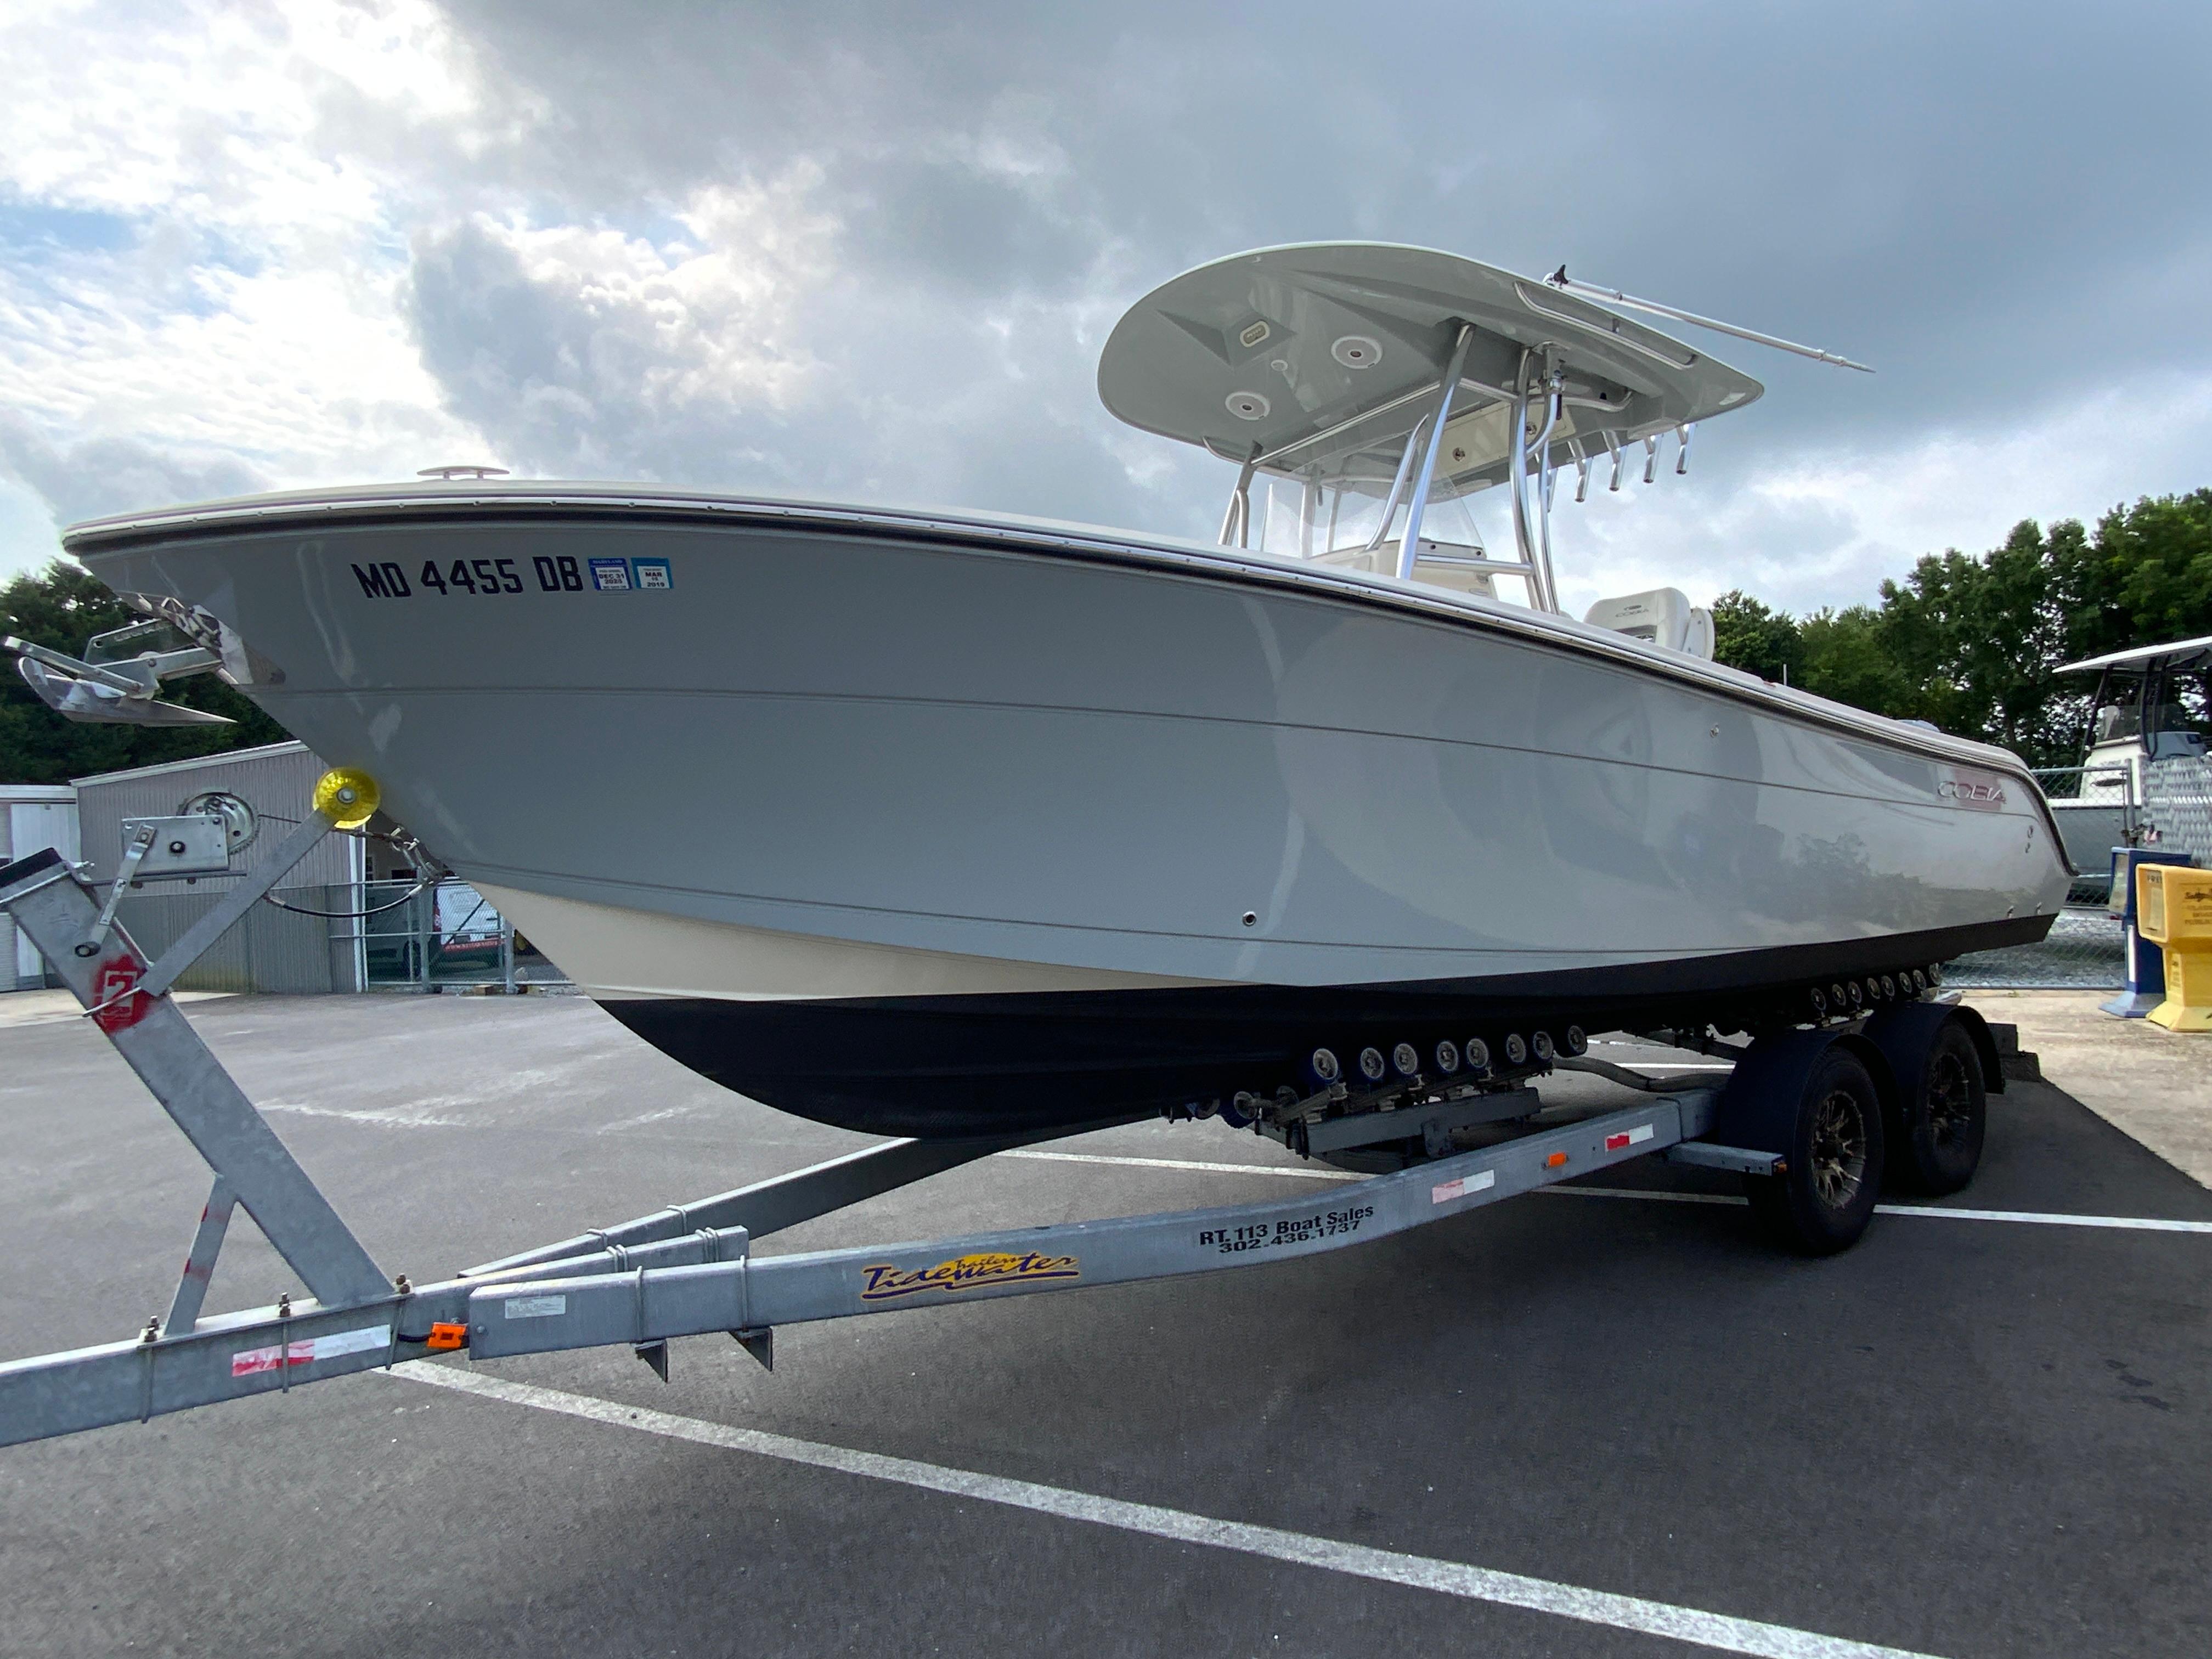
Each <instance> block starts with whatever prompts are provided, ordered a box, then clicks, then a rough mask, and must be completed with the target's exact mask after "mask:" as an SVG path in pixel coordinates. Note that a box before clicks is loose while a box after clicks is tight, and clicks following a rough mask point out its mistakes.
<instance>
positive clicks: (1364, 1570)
mask: <svg viewBox="0 0 2212 1659" xmlns="http://www.w3.org/2000/svg"><path fill="white" fill-rule="evenodd" d="M392 1375H393V1376H401V1377H406V1378H408V1379H410V1380H411V1381H414V1382H417V1383H430V1384H433V1385H434V1386H435V1387H437V1388H441V1389H454V1390H456V1391H458V1392H459V1393H463V1394H475V1395H484V1396H485V1397H487V1398H489V1399H492V1400H498V1401H505V1402H506V1403H507V1404H508V1405H513V1406H529V1407H535V1408H536V1409H538V1410H539V1411H546V1412H554V1413H559V1414H561V1415H562V1416H565V1417H576V1418H581V1419H584V1420H586V1422H592V1423H600V1424H605V1425H608V1426H610V1427H613V1428H618V1429H634V1430H636V1431H639V1432H641V1433H644V1434H653V1435H659V1436H661V1437H664V1438H666V1439H670V1440H684V1441H689V1442H690V1443H693V1444H694V1445H700V1446H713V1447H716V1448H719V1449H722V1450H725V1451H738V1452H750V1453H751V1454H753V1455H755V1456H759V1457H773V1458H778V1459H781V1461H782V1462H787V1463H801V1464H805V1465H808V1466H810V1467H811V1468H819V1469H833V1470H836V1472H837V1473H839V1474H852V1475H859V1476H860V1477H862V1478H863V1479H866V1480H886V1481H890V1482H891V1483H893V1484H895V1485H897V1486H915V1487H919V1488H920V1489H921V1490H922V1491H924V1492H943V1493H945V1494H946V1495H947V1496H949V1497H953V1498H974V1499H976V1500H978V1501H980V1502H982V1503H987V1504H1004V1505H1006V1507H1008V1508H1010V1509H1017V1510H1028V1511H1030V1513H1031V1514H1036V1515H1048V1516H1054V1517H1056V1518H1058V1519H1060V1520H1066V1521H1081V1522H1089V1523H1091V1525H1094V1526H1101V1527H1112V1528H1116V1529H1117V1530H1119V1531H1121V1532H1129V1533H1140V1534H1145V1535H1146V1536H1148V1537H1152V1538H1164V1539H1169V1540H1172V1541H1176V1542H1178V1543H1184V1544H1201V1545H1205V1546H1206V1547H1210V1548H1213V1549H1222V1550H1231V1551H1234V1552H1236V1553H1238V1554H1242V1555H1256V1556H1261V1557H1265V1558H1267V1559H1270V1560H1275V1561H1286V1562H1290V1563H1292V1564H1293V1565H1300V1566H1310V1567H1320V1568H1322V1569H1324V1570H1326V1571H1331V1572H1340V1573H1345V1574H1347V1575H1349V1576H1351V1577H1355V1578H1370V1579H1374V1580H1376V1581H1378V1582H1380V1583H1386V1584H1404V1585H1408V1586H1410V1587H1412V1588H1413V1589H1425V1590H1434V1591H1437V1593H1439V1594H1441V1595H1456V1596H1460V1597H1462V1598H1463V1599H1465V1600H1467V1601H1488V1602H1492V1603H1494V1604H1495V1605H1497V1606H1499V1607H1522V1608H1526V1609H1527V1610H1528V1611H1530V1612H1532V1613H1550V1614H1552V1615H1553V1616H1554V1617H1557V1618H1560V1619H1573V1620H1580V1621H1581V1622H1583V1624H1588V1625H1605V1626H1611V1627H1612V1628H1613V1629H1615V1630H1630V1631H1638V1632H1643V1633H1644V1634H1646V1635H1650V1636H1663V1637H1668V1638H1672V1639H1673V1640H1674V1641H1677V1642H1690V1643H1694V1644H1697V1645H1698V1646H1699V1647H1705V1648H1711V1649H1716V1650H1718V1651H1720V1652H1723V1653H1741V1654H1751V1655H1755V1656H1759V1659H1929V1656H1928V1655H1925V1654H1918V1653H1913V1652H1911V1651H1910V1650H1905V1649H1902V1648H1885V1647H1876V1646H1874V1645H1872V1644H1869V1643H1865V1642H1851V1641H1845V1640H1844V1639H1843V1638H1839V1637H1834V1636H1822V1635H1820V1634H1818V1633H1816V1632H1812V1631H1803V1630H1796V1629H1794V1628H1792V1627H1791V1626H1788V1625H1769V1624H1763V1623H1761V1622H1759V1620H1753V1619H1735V1618H1731V1617H1729V1615H1728V1614H1726V1613H1707V1612H1705V1611H1704V1610H1703V1609H1701V1608H1698V1607H1677V1606H1675V1605H1674V1603H1672V1602H1668V1601H1645V1600H1644V1599H1643V1598H1642V1597H1640V1596H1634V1595H1613V1594H1612V1593H1611V1592H1610V1591H1607V1590H1595V1589H1584V1588H1583V1587H1582V1586H1580V1585H1578V1584H1562V1583H1553V1581H1552V1580H1550V1579H1547V1578H1529V1577H1523V1576H1522V1574H1519V1573H1514V1572H1498V1571H1492V1569H1490V1568H1488V1567H1473V1566H1468V1565H1466V1564H1464V1563H1462V1562H1458V1561H1443V1560H1439V1559H1436V1558H1434V1557H1432V1556H1425V1555H1407V1554H1404V1553H1401V1552H1399V1551H1397V1550H1378V1549H1373V1548H1370V1547H1367V1546H1365V1545H1361V1544H1346V1543H1342V1542H1340V1541H1337V1540H1335V1539H1333V1538H1316V1537H1314V1536H1312V1535H1310V1534H1306V1533H1297V1532H1285V1531H1284V1530H1283V1529H1281V1528H1277V1527H1257V1526H1251V1525H1248V1524H1247V1523H1245V1522H1238V1521H1219V1520H1216V1519H1214V1518H1213V1517H1212V1516H1205V1515H1192V1514H1189V1513H1188V1512H1187V1511H1185V1510H1170V1509H1164V1508H1162V1507H1160V1506H1159V1505H1158V1504H1132V1503H1128V1502H1126V1501H1124V1500H1123V1499H1121V1498H1102V1497H1099V1496H1098V1495H1097V1494H1096V1493H1094V1492H1072V1491H1069V1490H1067V1489H1066V1488H1064V1487H1060V1486H1040V1485H1038V1484H1037V1483H1036V1482H1035V1481H1030V1480H1007V1479H1006V1478H1004V1477H1003V1476H1000V1475H994V1474H974V1473H971V1472H970V1471H969V1470H966V1469H953V1468H943V1467H941V1466H940V1465H939V1464H935V1463H921V1462H915V1461H914V1460H913V1459H911V1458H906V1457H887V1456H885V1455H883V1454H882V1453H880V1452H865V1451H854V1450H852V1449H849V1448H848V1447H844V1446H829V1445H824V1444H823V1443H820V1442H818V1441H813V1440H795V1439H793V1438H792V1437H790V1436H788V1435H781V1434H769V1433H767V1432H765V1431H762V1430H759V1429H739V1428H732V1427H731V1426H730V1425H727V1424H723V1423H710V1422H708V1421H706V1420H704V1419H700V1418H696V1417H678V1416H674V1415H671V1413H666V1412H656V1411H648V1410H647V1409H645V1408H643V1407H630V1406H620V1405H617V1404H615V1403H614V1402H613V1401H606V1400H594V1399H592V1397H591V1396H590V1395H580V1394H569V1393H567V1392H564V1391H563V1390H561V1389H541V1388H538V1387H536V1386H534V1385H532V1384H530V1383H509V1382H506V1381H504V1380H502V1379H501V1378H498V1377H494V1376H485V1375H484V1374H483V1373H482V1372H479V1371H467V1370H454V1369H452V1368H450V1367H447V1366H445V1365H434V1364H429V1363H428V1362H427V1361H423V1360H412V1361H410V1362H408V1363H406V1364H401V1365H396V1366H394V1367H392Z"/></svg>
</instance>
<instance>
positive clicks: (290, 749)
mask: <svg viewBox="0 0 2212 1659" xmlns="http://www.w3.org/2000/svg"><path fill="white" fill-rule="evenodd" d="M324 771H325V766H324V764H323V763H322V762H321V761H319V760H318V759H317V758H316V757H314V756H313V754H311V753H309V752H308V750H307V745H306V744H301V743H277V744H269V745H268V746H267V747H265V748H261V749H238V750H231V751H230V752H228V753H227V754H222V755H210V756H208V757H205V758H204V759H201V760H187V761H171V762H168V763H165V764H163V765H160V766H141V767H137V768H134V769H131V770H130V771H127V772H108V773H104V774H102V775H99V776H96V777H89V778H79V779H78V780H76V811H77V829H78V835H79V838H80V845H81V847H82V853H81V854H80V856H82V858H84V859H85V860H88V862H89V864H90V866H91V868H90V869H89V870H88V872H87V875H88V878H89V879H91V880H93V881H95V882H108V881H112V880H113V879H114V878H115V872H116V866H118V864H119V863H120V862H121V861H122V856H123V820H124V819H125V818H137V817H161V816H163V815H166V814H169V813H173V812H175V811H177V810H178V809H179V807H180V806H182V805H184V803H185V801H186V800H188V799H191V797H192V796H194V795H197V794H199V793H203V792H204V791H207V790H210V789H220V790H223V791H225V792H227V793H230V794H234V795H236V796H238V797H240V799H243V800H244V801H246V804H247V805H250V806H252V808H253V810H254V811H255V813H256V814H257V815H258V817H259V819H260V823H261V826H262V827H261V829H260V831H259V834H258V836H257V837H256V840H255V842H254V844H253V845H252V846H251V847H249V848H246V850H245V851H244V853H243V854H240V859H239V863H240V866H250V865H252V864H254V863H256V862H258V860H260V859H262V858H264V857H265V856H267V854H268V853H269V852H270V849H271V848H273V847H274V846H275V844H276V842H280V841H282V840H283V838H284V836H286V835H287V834H289V832H290V830H291V829H292V827H293V825H294V824H295V823H298V822H299V820H300V819H301V817H302V816H303V815H304V814H305V813H306V811H307V805H308V802H309V800H310V799H312V797H313V793H314V788H315V780H316V779H317V778H319V777H320V776H321V775H322V774H323V773H324ZM365 873H366V872H365V871H364V870H363V867H362V842H361V840H360V838H358V837H357V836H329V837H327V838H326V839H325V840H324V841H323V842H321V844H319V846H317V847H316V848H315V849H314V850H313V852H311V853H309V854H307V857H306V858H305V859H304V860H301V863H300V865H299V867H298V868H297V869H295V870H294V871H293V872H292V873H291V874H290V876H289V877H288V878H286V879H285V884H284V885H283V887H280V888H279V889H278V890H277V891H276V896H277V897H279V898H282V899H285V900H287V901H288V902H292V903H295V904H301V905H305V906H307V907H309V908H313V909H318V910H336V911H356V910H359V909H361V908H362V902H361V895H362V881H363V878H364V876H365ZM233 884H234V878H229V877H219V876H211V877H204V878H201V879H199V880H198V881H197V882H193V883H191V884H186V883H184V882H180V881H165V882H159V883H149V884H147V885H146V886H144V887H143V888H142V889H140V890H137V891H135V892H131V893H130V894H127V895H125V897H124V900H123V902H122V904H121V905H120V906H119V907H118V910H117V912H116V914H117V916H118V919H119V920H120V921H122V923H123V925H124V927H126V928H128V929H129V930H130V933H131V938H132V939H135V940H137V943H138V945H139V948H140V949H142V950H143V951H147V952H148V953H149V955H151V956H156V957H158V956H159V955H160V954H161V952H162V951H165V950H166V949H167V948H168V946H169V945H170V944H171V943H172V942H173V940H175V939H177V938H178V936H179V934H181V933H183V932H184V931H185V928H187V927H190V926H191V924H192V923H193V922H194V921H197V920H198V919H199V917H200V916H201V915H203V914H204V913H205V912H206V911H207V910H208V909H209V908H211V907H212V906H213V905H214V903H215V902H216V899H217V897H219V896H221V894H222V892H223V891H225V890H227V889H228V888H229V887H230V886H232V885H233ZM366 979H367V974H366V964H365V963H364V961H363V946H362V940H361V938H360V932H359V926H358V924H357V923H354V922H349V921H329V920H325V919H324V918H321V917H318V916H307V915H295V914H294V913H292V912H290V911H286V910H281V909H278V908H276V906H274V905H270V904H258V905H256V906H254V908H252V911H250V912H249V913H248V914H247V915H246V919H245V920H244V921H241V922H240V924H239V925H238V926H237V927H234V928H232V929H231V931H230V932H229V933H227V934H226V935H224V937H223V938H222V939H221V940H219V941H218V942H217V943H216V945H215V946H214V948H213V949H211V950H210V951H208V952H207V954H206V955H204V956H203V957H201V958H200V959H199V961H198V962H197V963H196V964H195V965H194V966H193V967H192V968H191V969H190V970H188V971H187V972H186V974H185V976H184V977H183V978H182V979H180V980H179V981H178V983H179V985H180V986H181V987H185V989H188V990H197V991H277V992H308V993H312V992H331V991H358V990H361V989H362V988H364V986H365V982H366Z"/></svg>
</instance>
